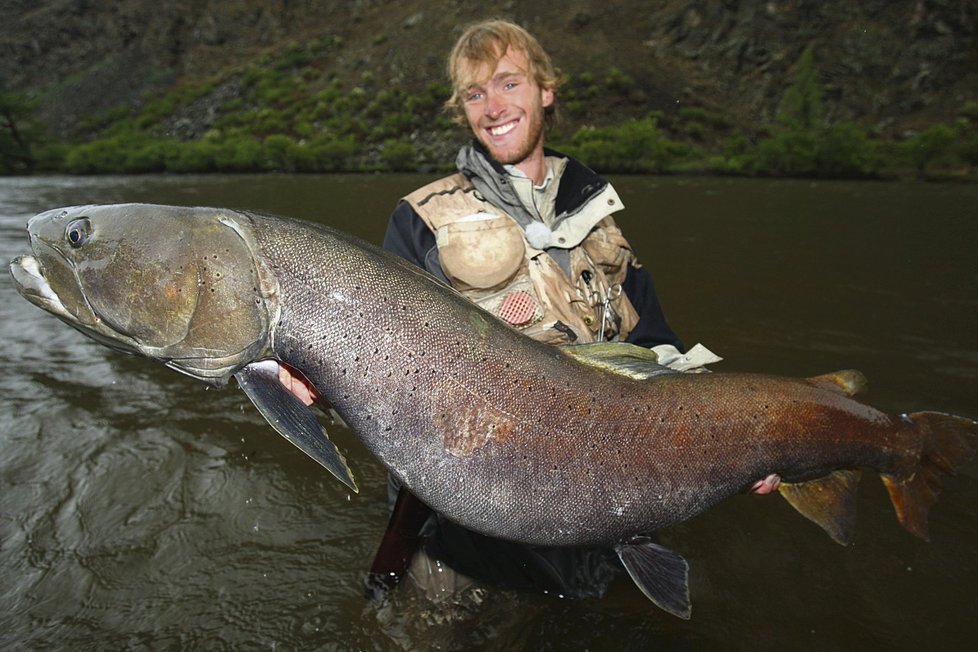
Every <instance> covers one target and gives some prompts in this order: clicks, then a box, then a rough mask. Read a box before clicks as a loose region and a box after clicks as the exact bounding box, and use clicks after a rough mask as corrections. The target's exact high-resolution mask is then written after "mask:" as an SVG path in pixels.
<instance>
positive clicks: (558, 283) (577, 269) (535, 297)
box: [404, 174, 639, 344]
mask: <svg viewBox="0 0 978 652" xmlns="http://www.w3.org/2000/svg"><path fill="white" fill-rule="evenodd" d="M551 186H552V187H553V188H554V189H555V188H556V183H552V184H551ZM608 188H609V189H610V186H609V187H608ZM404 200H405V201H407V202H408V203H409V204H410V205H411V206H412V207H413V208H414V210H415V212H416V213H417V214H418V215H420V216H421V219H422V220H424V222H425V224H426V225H427V226H428V228H429V229H431V231H432V232H433V233H434V234H435V242H436V245H437V247H438V256H439V260H440V263H441V267H442V271H443V272H444V274H445V277H446V278H447V279H448V281H449V283H451V285H452V286H453V287H454V288H455V289H456V290H458V291H459V292H461V293H462V294H463V295H465V296H466V297H467V298H468V299H469V300H470V301H473V302H474V303H476V304H478V305H479V306H481V307H482V308H484V309H486V310H488V311H489V312H491V313H493V314H494V315H496V316H497V317H499V318H500V319H502V320H503V321H504V322H506V323H507V324H509V325H510V326H512V327H513V328H515V329H517V330H519V331H521V332H523V333H524V334H526V335H528V336H530V337H532V338H534V339H536V340H540V341H542V342H547V343H549V344H566V343H576V344H583V343H587V342H594V341H602V340H605V341H607V340H624V339H625V337H626V336H627V335H628V333H629V332H630V331H631V330H632V329H633V328H634V327H635V325H636V324H637V323H638V313H637V312H636V311H635V308H634V307H633V306H632V303H631V301H630V300H629V298H628V297H627V296H626V295H625V293H624V292H623V291H622V283H624V281H625V276H626V275H627V273H628V268H629V266H634V267H638V266H639V265H638V263H637V261H636V260H635V255H634V254H633V252H632V249H631V246H630V245H629V244H628V241H627V240H625V237H624V236H623V235H622V233H621V230H620V229H619V228H618V227H617V226H616V225H615V222H614V220H613V219H612V218H611V216H610V214H611V213H613V212H615V211H616V210H618V209H619V208H620V204H621V202H620V200H618V198H617V195H615V193H614V191H613V190H611V191H610V193H609V194H607V195H605V196H602V198H601V201H605V202H607V203H609V204H613V205H612V206H610V208H609V209H608V210H607V212H606V213H604V217H600V216H599V220H598V221H597V223H596V224H594V225H593V227H590V228H587V225H586V224H585V225H584V227H583V228H582V227H580V225H578V227H579V228H577V229H575V228H574V226H575V225H573V224H567V225H566V227H567V228H565V225H561V227H560V228H558V229H557V230H556V232H555V233H554V238H556V239H557V242H559V245H560V248H562V249H563V248H566V250H567V252H568V254H569V255H568V260H567V265H568V267H569V270H570V275H568V274H567V273H565V271H564V270H563V269H562V268H561V266H560V265H559V264H558V263H557V262H556V260H554V258H553V257H552V256H551V255H549V254H548V253H547V252H546V251H544V250H542V249H537V248H535V247H533V246H532V245H531V244H530V242H529V241H528V239H527V236H526V233H525V232H524V230H523V228H522V227H521V226H520V225H519V224H518V223H517V222H516V220H515V219H513V218H512V217H510V216H509V215H508V214H506V213H505V212H503V211H501V210H500V209H499V208H498V207H497V206H494V205H492V204H490V203H488V202H487V201H486V199H485V198H484V197H483V196H482V195H481V194H480V193H479V192H478V190H476V188H475V187H474V186H473V185H472V183H471V182H470V181H469V180H468V179H467V178H466V177H465V176H463V175H462V174H454V175H452V176H450V177H446V178H444V179H441V180H439V181H435V182H433V183H431V184H428V185H427V186H424V187H423V188H420V189H418V190H416V191H415V192H413V193H411V194H410V195H408V196H407V197H405V198H404ZM573 219H574V217H570V218H568V219H567V220H565V222H570V221H571V220H573ZM590 219H591V220H594V217H593V211H592V216H591V218H590ZM545 230H546V229H545ZM575 231H576V233H575ZM581 231H583V233H582V232H581ZM531 239H532V238H531Z"/></svg>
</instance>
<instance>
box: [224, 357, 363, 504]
mask: <svg viewBox="0 0 978 652" xmlns="http://www.w3.org/2000/svg"><path fill="white" fill-rule="evenodd" d="M234 377H235V378H236V379H237V381H238V385H239V386H240V387H241V389H242V390H244V393H245V394H247V395H248V398H250V399H251V402H252V403H254V404H255V407H256V408H258V411H259V412H261V414H262V416H263V417H265V419H266V420H267V421H268V423H269V424H270V425H271V426H272V428H274V429H275V431H276V432H278V434H280V435H282V436H283V437H285V438H286V439H288V440H289V441H290V442H292V443H293V444H294V445H295V446H296V447H297V448H299V450H301V451H302V452H303V453H305V454H306V455H308V456H309V457H311V458H312V459H314V460H316V461H317V462H319V463H320V464H322V465H323V466H324V467H326V470H327V471H329V472H330V473H332V474H333V475H335V476H336V477H337V479H339V481H340V482H342V483H343V484H345V485H346V486H347V487H349V488H350V489H352V490H353V491H357V492H358V491H359V489H357V483H356V481H355V480H354V479H353V473H352V472H351V471H350V467H349V466H347V464H346V459H344V457H343V454H342V453H340V451H339V450H338V449H337V448H336V445H335V444H333V442H331V441H330V440H329V436H328V435H327V434H326V431H325V430H324V429H323V427H322V425H321V424H320V423H319V421H318V420H317V419H316V415H315V414H313V412H312V410H310V409H309V408H308V407H306V406H305V405H303V403H302V401H300V400H299V399H298V398H296V397H295V396H293V394H292V393H291V392H290V391H288V390H287V389H286V388H285V387H283V386H282V384H281V383H280V382H279V380H278V363H276V362H275V361H274V360H264V361H262V362H253V363H251V364H249V365H248V366H247V367H245V368H244V369H242V370H241V371H239V372H238V373H236V374H235V375H234Z"/></svg>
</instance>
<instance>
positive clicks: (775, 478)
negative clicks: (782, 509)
mask: <svg viewBox="0 0 978 652" xmlns="http://www.w3.org/2000/svg"><path fill="white" fill-rule="evenodd" d="M780 484H781V476H780V475H777V474H775V473H772V474H771V475H769V476H767V477H766V478H764V479H763V480H758V481H757V482H755V483H754V485H753V486H752V487H751V488H750V492H751V493H752V494H757V495H758V496H766V495H767V494H769V493H772V492H774V491H776V490H777V488H778V485H780Z"/></svg>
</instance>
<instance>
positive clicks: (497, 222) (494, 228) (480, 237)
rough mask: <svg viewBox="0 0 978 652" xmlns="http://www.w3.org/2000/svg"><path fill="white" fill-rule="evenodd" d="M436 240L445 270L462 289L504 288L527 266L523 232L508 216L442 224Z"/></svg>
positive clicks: (484, 215)
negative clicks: (524, 262) (522, 267)
mask: <svg viewBox="0 0 978 652" xmlns="http://www.w3.org/2000/svg"><path fill="white" fill-rule="evenodd" d="M435 240H436V243H437V245H438V255H439V258H440V259H441V266H442V270H443V271H444V272H445V276H447V277H448V279H449V280H450V281H451V282H452V285H454V286H455V288H456V289H458V290H492V289H497V288H500V287H502V286H504V285H505V284H506V283H507V282H508V281H510V280H511V279H512V278H513V277H514V276H516V274H517V272H519V271H520V267H521V266H522V265H523V261H524V251H525V247H524V244H523V233H522V232H521V231H520V228H519V226H517V225H516V223H515V222H513V221H512V220H511V219H509V218H508V217H504V216H500V215H493V214H490V213H476V214H475V215H471V216H469V217H467V218H462V219H461V220H459V221H455V222H450V223H448V224H445V225H442V226H441V227H439V228H438V229H437V231H435Z"/></svg>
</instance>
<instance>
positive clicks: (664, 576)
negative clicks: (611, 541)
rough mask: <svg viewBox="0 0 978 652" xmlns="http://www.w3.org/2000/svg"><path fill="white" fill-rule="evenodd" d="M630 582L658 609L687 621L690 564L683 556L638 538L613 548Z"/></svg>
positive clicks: (689, 610) (691, 609)
mask: <svg viewBox="0 0 978 652" xmlns="http://www.w3.org/2000/svg"><path fill="white" fill-rule="evenodd" d="M615 552H617V553H618V557H619V558H620V559H621V563H622V564H624V566H625V570H626V571H628V574H629V575H630V576H631V578H632V581H634V582H635V584H636V585H637V586H638V588H639V589H641V591H642V593H644V594H645V596H646V597H647V598H648V599H649V600H651V601H652V602H654V603H655V605H656V606H657V607H659V608H660V609H663V610H665V611H668V612H669V613H671V614H672V615H674V616H678V617H680V618H684V619H686V620H689V618H690V616H691V615H692V611H693V607H692V605H691V604H690V601H689V564H688V563H687V562H686V560H685V559H683V558H682V556H680V555H678V554H676V553H675V552H673V551H672V550H669V549H668V548H666V547H664V546H660V545H659V544H657V543H653V542H652V541H651V540H649V539H647V538H643V537H638V538H635V539H632V540H631V541H628V542H627V543H620V544H618V545H617V546H615Z"/></svg>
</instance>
